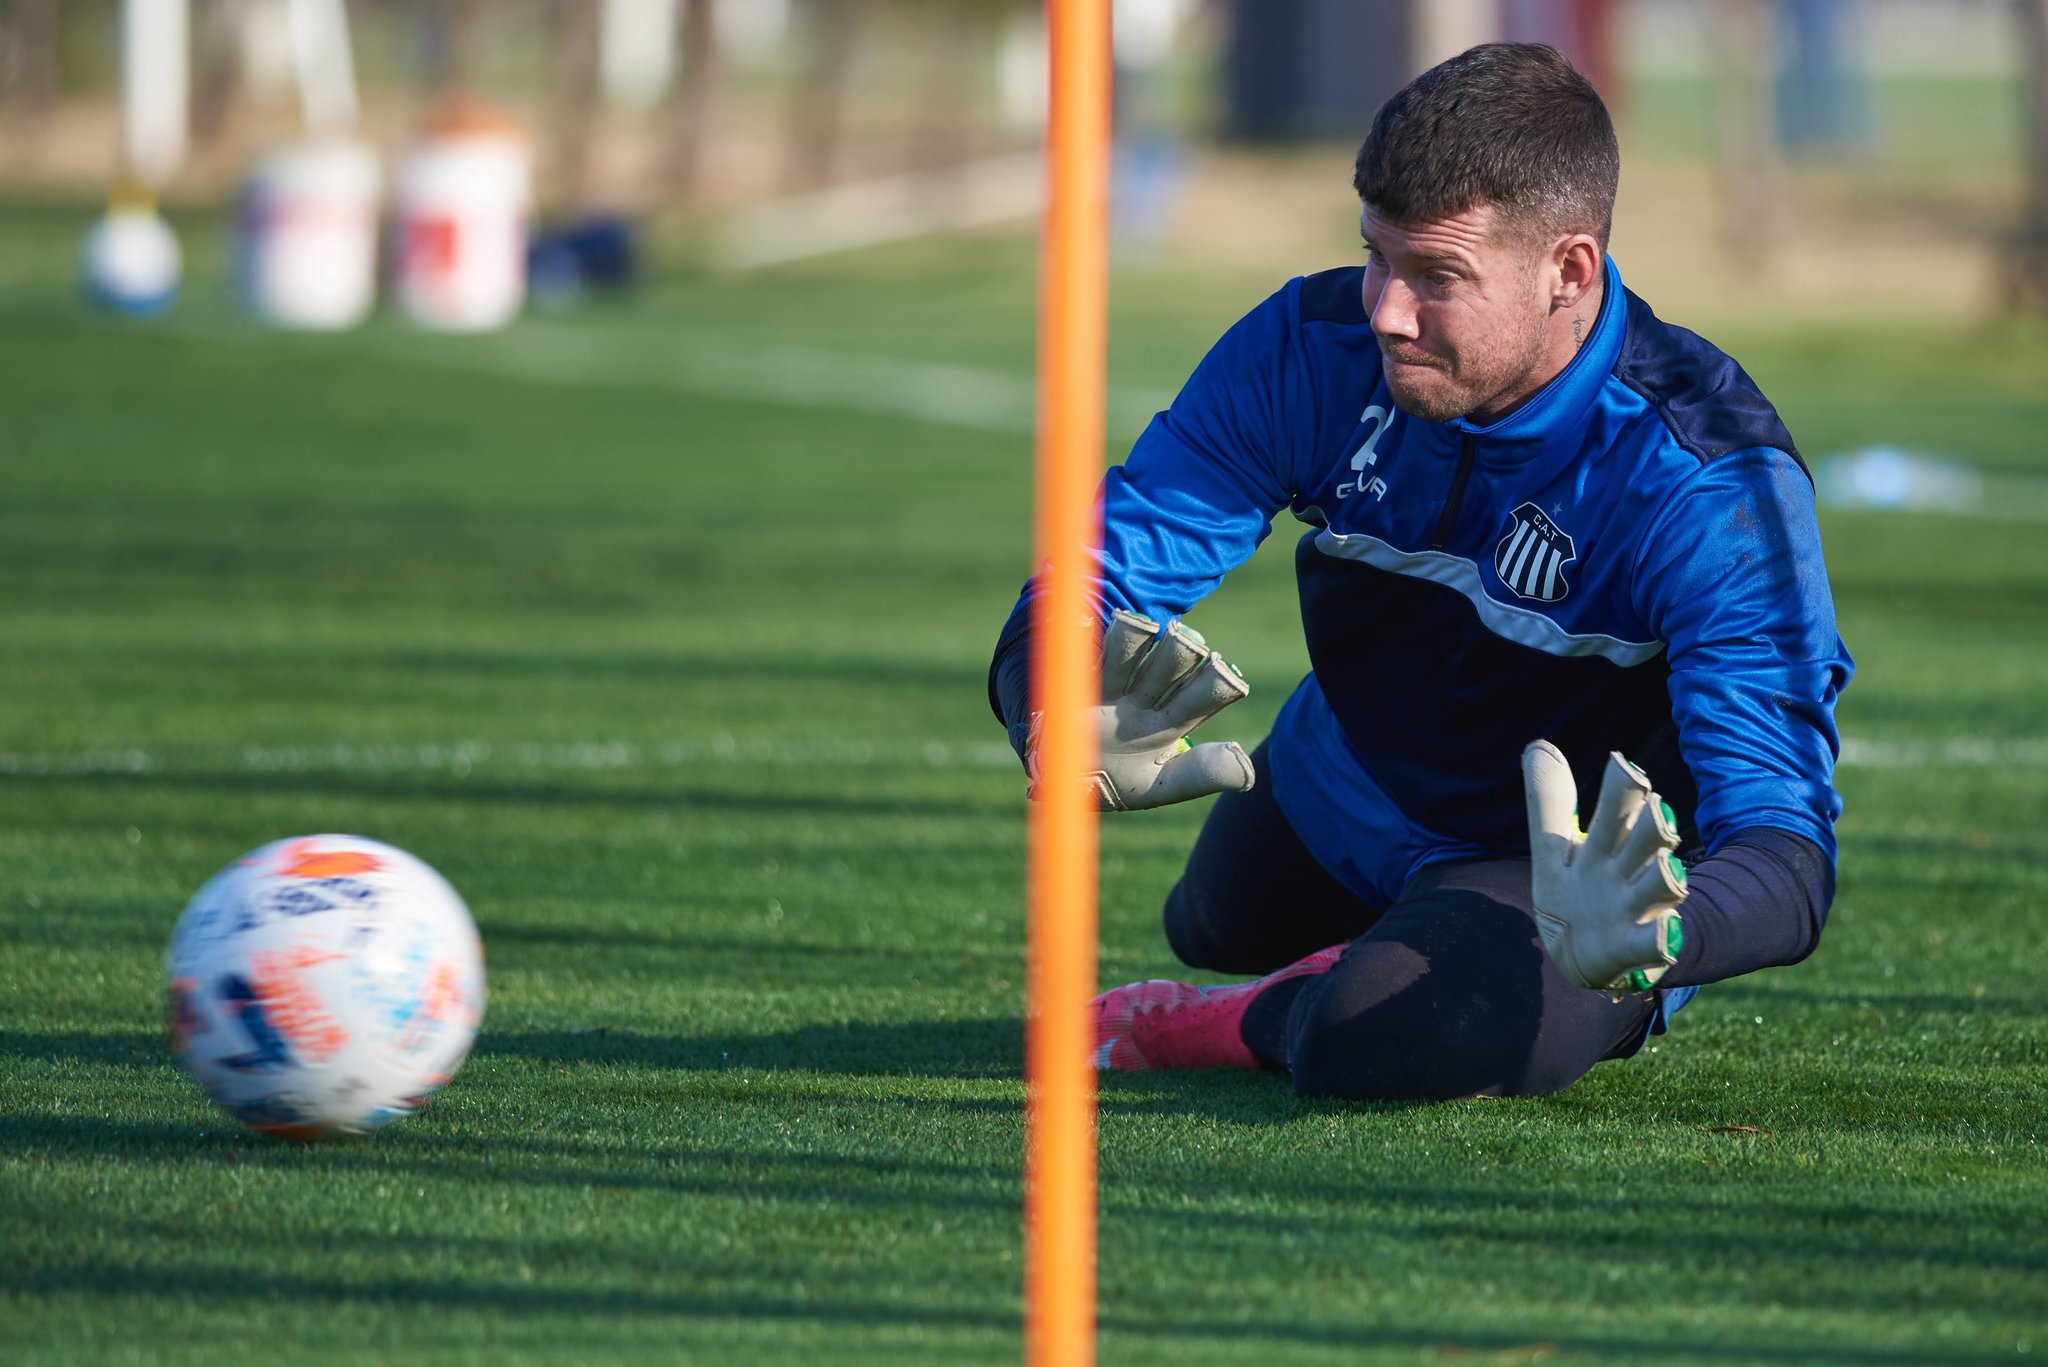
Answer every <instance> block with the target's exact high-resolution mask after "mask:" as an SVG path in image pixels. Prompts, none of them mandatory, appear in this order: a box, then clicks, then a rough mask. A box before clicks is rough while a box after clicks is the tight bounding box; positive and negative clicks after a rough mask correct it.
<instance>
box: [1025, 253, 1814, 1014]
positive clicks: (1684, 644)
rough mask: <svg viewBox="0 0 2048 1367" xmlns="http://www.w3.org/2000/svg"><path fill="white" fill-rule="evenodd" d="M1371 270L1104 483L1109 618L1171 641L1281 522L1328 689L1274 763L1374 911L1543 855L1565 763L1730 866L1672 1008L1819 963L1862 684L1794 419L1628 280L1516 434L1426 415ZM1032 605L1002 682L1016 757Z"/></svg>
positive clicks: (1301, 704)
mask: <svg viewBox="0 0 2048 1367" xmlns="http://www.w3.org/2000/svg"><path fill="white" fill-rule="evenodd" d="M1362 276H1363V268H1362V267H1351V268H1347V269H1340V270H1333V271H1325V272H1323V273H1321V274H1319V275H1313V276H1309V277H1306V278H1303V279H1297V280H1294V281H1291V282H1289V283H1288V284H1287V285H1286V287H1284V288H1283V289H1281V290H1280V291H1279V292H1278V293H1276V294H1274V295H1273V296H1272V297H1271V298H1269V299H1267V300H1266V301H1265V302H1264V303H1262V304H1261V305H1259V307H1257V308H1256V309H1254V310H1253V311H1252V312H1251V313H1250V314H1248V315H1247V316H1246V317H1245V318H1244V319H1243V320H1241V321H1240V322H1239V323H1238V324H1237V325H1236V326H1234V327H1233V328H1231V330H1230V331H1229V332H1228V333H1227V334H1225V336H1224V337H1223V339H1222V340H1221V341H1219V342H1218V343H1217V344H1216V346H1215V347H1214V348H1213V349H1212V350H1211V351H1210V352H1209V354H1208V356H1207V357H1206V358H1205V359H1204V360H1203V361H1202V363H1201V365H1200V367H1199V368H1198V369H1197V370H1196V371H1195V374H1194V376H1193V377H1192V378H1191V379H1190V380H1189V381H1188V383H1187V385H1186V387H1185V388H1183V389H1182V391H1181V393H1180V395H1179V396H1178V397H1177V398H1176V399H1175V400H1174V402H1173V405H1172V407H1171V408H1170V409H1169V410H1168V411H1166V412H1164V413H1161V414H1159V415H1158V416H1157V417H1155V418H1154V419H1153V421H1152V423H1151V425H1150V426H1149V427H1148V428H1147V429H1146V431H1145V433H1144V435H1143V436H1141V437H1140V438H1139V439H1138V442H1137V445H1136V447H1135V448H1134V449H1133V450H1132V452H1131V455H1130V458H1129V459H1128V460H1127V461H1126V462H1125V463H1124V464H1123V465H1121V466H1119V467H1116V468H1114V469H1112V470H1110V472H1109V473H1108V475H1107V477H1106V478H1105V480H1104V482H1103V486H1102V506H1103V520H1104V539H1103V551H1102V559H1101V577H1100V582H1099V592H1100V596H1101V602H1102V604H1103V606H1104V612H1105V614H1106V613H1107V611H1108V610H1109V609H1110V608H1119V607H1120V608H1128V609H1130V610H1132V611H1134V612H1139V613H1142V614H1144V615H1146V616H1148V617H1151V618H1154V619H1156V620H1161V621H1163V620H1165V619H1167V618H1169V617H1176V616H1180V615H1182V614H1185V613H1186V612H1187V611H1188V610H1189V609H1190V608H1192V607H1193V606H1194V604H1195V603H1197V602H1198V601H1200V600H1201V599H1202V598H1203V597H1204V596H1206V595H1207V594H1208V593H1209V592H1210V591H1212V590H1213V589H1214V588H1215V587H1216V585H1217V584H1218V582H1219V581H1221V579H1222V578H1223V576H1224V575H1225V574H1226V573H1228V572H1229V571H1230V570H1231V569H1232V568H1234V567H1235V566H1237V565H1239V564H1241V563H1243V562H1244V561H1245V560H1246V559H1247V558H1248V557H1249V556H1250V555H1251V554H1252V552H1253V551H1254V549H1256V547H1257V546H1258V544H1259V542H1260V541H1262V540H1263V539H1264V538H1265V535H1266V533H1267V531H1268V530H1269V526H1270V520H1271V519H1272V517H1273V516H1274V514H1276V513H1277V512H1279V511H1280V510H1281V509H1283V508H1285V509H1288V510H1290V511H1291V512H1292V513H1293V515H1294V516H1295V517H1296V518H1297V519H1299V520H1300V521H1302V522H1304V523H1306V524H1308V525H1309V527H1310V528H1312V530H1310V531H1309V532H1308V533H1307V534H1306V535H1305V536H1303V537H1302V539H1301V543H1300V546H1299V548H1298V550H1297V553H1296V567H1297V573H1298V576H1299V582H1300V589H1301V612H1302V623H1303V626H1304V628H1305V631H1306V635H1307V641H1308V649H1309V657H1310V661H1311V664H1312V668H1313V672H1312V673H1311V674H1310V675H1309V676H1308V677H1307V678H1305V679H1304V680H1303V681H1302V682H1301V685H1300V687H1299V688H1297V689H1296V690H1295V692H1294V694H1293V696H1292V697H1291V698H1289V699H1288V701H1287V703H1286V704H1285V706H1284V707H1283V708H1282V710H1281V712H1280V715H1279V718H1278V720H1277V721H1276V722H1275V725H1274V728H1273V733H1272V736H1271V738H1270V740H1269V743H1268V762H1267V768H1268V770H1269V776H1270V781H1271V782H1272V784H1273V792H1274V796H1275V798H1276V800H1277V801H1278V802H1279V804H1280V807H1281V809H1282V811H1284V812H1285V813H1286V815H1287V818H1288V820H1289V822H1290V823H1291V824H1292V825H1293V826H1294V828H1295V830H1296V832H1297V833H1298V834H1299V835H1300V836H1301V838H1302V841H1303V843H1304V844H1305V845H1307V847H1308V848H1309V850H1310V851H1311V853H1312V854H1313V855H1314V856H1315V858H1316V859H1317V860H1318V861H1319V862H1320V863H1321V864H1323V866H1324V867H1325V868H1327V869H1328V870H1329V871H1330V872H1331V873H1333V874H1334V875H1336V876H1337V877H1338V878H1339V879H1340V880H1341V881H1342V882H1344V883H1345V884H1346V885H1347V886H1349V887H1350V888H1351V889H1352V890H1353V891H1355V892H1357V893H1358V894H1359V895H1360V896H1362V897H1364V898H1366V899H1367V900H1368V901H1371V902H1373V903H1375V904H1377V905H1385V904H1386V903H1387V902H1388V901H1390V900H1391V899H1393V898H1394V897H1395V896H1396V895H1398V894H1399V892H1400V890H1401V888H1402V887H1403V886H1404V885H1405V884H1406V883H1407V882H1408V880H1409V879H1410V878H1412V877H1413V876H1414V875H1415V873H1416V872H1418V871H1419V870H1421V869H1423V868H1425V867H1427V866H1428V865H1431V864H1434V863H1439V862H1442V861H1445V860H1454V859H1468V858H1476V857H1486V856H1499V855H1504V854H1526V853H1527V851H1528V833H1527V819H1526V816H1525V803H1524V797H1523V792H1522V779H1521V771H1520V756H1521V751H1522V748H1523V746H1524V745H1525V744H1526V743H1527V742H1529V741H1530V740H1533V739H1536V738H1538V737H1542V738H1545V739H1548V740H1550V741H1552V742H1553V743H1555V744H1556V745H1557V746H1558V747H1559V748H1560V749H1562V750H1563V751H1564V753H1565V755H1566V756H1567V757H1568V758H1569V759H1570V760H1571V763H1572V767H1573V771H1574V773H1575V774H1576V775H1577V777H1578V779H1579V783H1580V810H1581V811H1585V812H1590V811H1592V809H1593V805H1594V800H1595V798H1596V797H1597V793H1598V786H1599V782H1600V777H1601V774H1602V770H1603V766H1604V762H1605V757H1606V754H1607V752H1608V751H1610V750H1619V751H1621V752H1622V753H1624V754H1626V755H1628V756H1629V757H1630V758H1631V759H1633V760H1635V761H1636V762H1637V763H1639V764H1641V765H1642V766H1643V767H1644V768H1645V769H1646V770H1647V771H1648V772H1649V774H1650V777H1651V779H1652V781H1653V782H1654V783H1655V784H1656V785H1657V787H1658V789H1659V791H1660V792H1662V793H1663V794H1665V795H1666V797H1667V799H1668V800H1669V801H1670V802H1671V803H1672V805H1673V806H1674V807H1675V808H1676V809H1677V810H1678V812H1679V813H1680V824H1681V828H1682V830H1683V831H1684V833H1685V835H1686V838H1687V842H1688V844H1689V845H1691V846H1693V847H1694V851H1695V856H1697V855H1698V854H1699V853H1700V852H1702V851H1703V852H1704V853H1705V854H1706V855H1708V856H1713V855H1715V854H1718V853H1720V852H1721V851H1723V850H1724V849H1725V848H1726V847H1729V846H1742V847H1744V851H1743V852H1742V853H1740V854H1739V855H1736V856H1734V857H1732V858H1731V859H1730V860H1726V861H1719V862H1717V861H1715V860H1714V859H1712V858H1711V857H1710V858H1709V859H1708V860H1707V861H1706V862H1705V863H1704V864H1696V865H1695V868H1694V877H1693V889H1692V895H1691V896H1690V897H1689V898H1688V901H1687V904H1686V915H1687V941H1688V944H1687V953H1686V954H1685V955H1684V956H1683V957H1682V958H1681V962H1680V964H1679V965H1678V966H1677V968H1675V969H1674V971H1673V973H1672V975H1671V978H1670V981H1672V982H1673V983H1676V982H1678V981H1682V980H1697V981H1709V980H1711V979H1712V978H1715V977H1724V976H1729V974H1730V971H1746V969H1747V968H1749V967H1756V966H1761V963H1762V962H1786V961H1788V960H1789V959H1791V958H1797V957H1801V956H1803V955H1804V954H1805V953H1806V952H1808V951H1810V950H1811V948H1812V944H1813V941H1814V940H1815V939H1816V938H1817V937H1818V934H1819V929H1820V925H1821V923H1822V921H1823V920H1824V918H1825V916H1826V912H1827V907H1828V902H1829V901H1830V900H1831V899H1832V896H1833V865H1834V855H1835V842H1834V822H1835V819H1836V817H1837V816H1838V815H1839V814H1840V811H1841V802H1840V799H1839V798H1838V797H1837V795H1836V793H1835V790H1834V787H1833V782H1832V778H1833V769H1834V761H1835V756H1836V752H1837V748H1838V742H1837V737H1836V732H1835V726H1834V704H1835V698H1836V695H1837V694H1838V693H1839V692H1840V690H1841V689H1842V687H1843V686H1844V685H1845V684H1846V683H1847V682H1848V679H1849V676H1850V673H1851V671H1852V668H1853V666H1852V664H1851V661H1850V659H1849V656H1848V654H1847V652H1846V650H1845V649H1844V647H1843V645H1842V642H1841V639H1840V637H1839V635H1838V634H1837V631H1836V627H1835V615H1834V605H1833V601H1832V598H1831V596H1830V593H1829V589H1828V581H1827V572H1826V568H1825V566H1824V565H1823V563H1822V559H1821V545H1820V536H1819V530H1818V527H1817V524H1816V521H1815V514H1814V498H1813V486H1812V483H1811V480H1810V479H1809V477H1808V475H1807V473H1806V470H1805V468H1804V466H1803V465H1802V463H1801V461H1800V459H1799V455H1798V452H1797V450H1796V449H1795V447H1794V445H1793V442H1792V438H1791V436H1790V434H1789V433H1788V432H1787V431H1786V430H1785V427H1784V424H1783V423H1782V422H1781V421H1780V420H1779V418H1778V415H1777V413H1776V411H1775V410H1774V409H1773V408H1772V407H1771V405H1770V403H1769V402H1768V401H1767V400H1766V399H1765V398H1764V396H1763V395H1762V394H1761V393H1760V392H1759V391H1758V390H1757V388H1756V386H1755V385H1754V383H1752V382H1751V380H1750V379H1749V377H1748V376H1747V375H1746V374H1744V373H1743V371H1742V369H1741V367H1739V366H1738V365H1736V364H1735V362H1734V361H1733V360H1731V359H1730V358H1729V357H1727V356H1726V355H1724V354H1723V353H1722V352H1720V351H1719V350H1717V349H1715V348H1714V347H1713V346H1711V345H1710V344H1708V343H1707V342H1705V341H1704V340H1702V339H1701V338H1699V337H1698V336H1696V335H1695V334H1693V333H1691V332H1688V331H1686V330H1685V329H1683V328H1679V327H1674V326H1672V325H1671V324H1668V323H1665V322H1663V321H1661V320H1660V319H1658V318H1657V317H1656V315H1655V314H1653V313H1652V312H1651V311H1650V308H1649V306H1648V305H1646V304H1645V303H1644V302H1643V301H1642V300H1641V299H1639V298H1637V297H1636V296H1635V295H1633V294H1631V293H1629V292H1628V291H1627V290H1626V289H1625V288H1624V287H1623V285H1622V282H1621V276H1620V273H1619V271H1617V270H1616V268H1615V266H1614V263H1613V262H1612V261H1611V260H1610V261H1608V263H1607V265H1606V289H1605V293H1604V297H1603V300H1602V303H1601V309H1600V315H1599V319H1598V321H1597V322H1596V323H1595V325H1594V329H1593V332H1592V335H1591V336H1590V337H1589V338H1588V339H1587V341H1586V343H1585V345H1584V346H1583V347H1581V348H1580V350H1579V351H1578V353H1577V355H1576V356H1575V357H1574V358H1573V359H1572V361H1571V363H1570V364H1569V365H1568V366H1567V367H1566V368H1565V369H1564V371H1563V372H1562V373H1560V374H1559V375H1558V376H1557V377H1556V378H1555V379H1553V380H1552V381H1551V382H1550V383H1549V384H1548V385H1546V386H1545V387H1544V388H1543V389H1542V390H1541V391H1539V392H1538V393H1537V394H1536V395H1535V396H1534V397H1532V398H1531V399H1530V400H1529V401H1528V402H1526V403H1524V404H1523V405H1522V406H1521V407H1519V408H1518V409H1516V410H1515V411H1514V412H1513V413H1511V414H1510V415H1508V416H1507V417H1506V418H1503V419H1502V420H1500V421H1499V422H1496V423H1492V424H1489V425H1484V426H1482V425H1479V424H1475V423H1472V422H1470V421H1467V420H1464V419H1457V420H1453V421H1451V422H1446V423H1431V422H1426V421H1424V420H1422V419H1419V418H1415V417H1412V416H1410V415H1408V414H1406V413H1403V412H1402V411H1401V410H1400V409H1399V408H1397V407H1396V406H1395V404H1394V402H1393V400H1392V398H1391V397H1390V396H1389V394H1388V390H1387V386H1386V382H1385V379H1384V377H1383V373H1382V365H1381V358H1380V352H1379V347H1378V344H1377V342H1376V341H1375V339H1374V336H1373V333H1372V329H1371V326H1370V324H1369V321H1368V317H1367V313H1366V308H1365V304H1364V301H1363V298H1362V294H1361V287H1362ZM1031 596H1032V587H1031V586H1030V585H1027V586H1026V589H1025V593H1024V595H1023V597H1022V598H1021V599H1020V600H1019V603H1018V605H1017V608H1016V610H1015V611H1014V612H1013V613H1012V615H1011V619H1010V622H1009V624H1008V625H1007V626H1006V627H1005V629H1004V633H1003V639H1002V640H1001V641H1000V642H999V643H998V648H997V657H996V662H995V667H994V669H993V670H992V672H991V696H992V698H993V699H994V701H995V703H996V707H997V710H998V712H999V714H1000V715H1002V717H1003V719H1004V720H1005V721H1006V722H1008V723H1010V724H1011V725H1012V732H1013V736H1015V735H1016V734H1018V731H1019V726H1018V724H1019V723H1021V722H1023V721H1024V719H1025V718H1024V711H1023V709H1024V707H1025V706H1026V703H1025V702H1024V700H1023V698H1022V696H1021V687H1020V682H1021V679H1022V678H1023V677H1025V676H1024V675H1023V674H1022V671H1021V669H1020V664H1021V662H1022V661H1023V659H1024V658H1025V637H1026V635H1027V627H1028V615H1029V614H1028V610H1027V606H1028V602H1029V599H1030V597H1031ZM1702 875H1704V877H1703V876H1702ZM1731 880H1732V881H1731ZM1759 903H1761V904H1762V905H1759ZM1696 913H1698V914H1696ZM1717 930H1718V931H1719V933H1718V934H1716V933H1715V932H1716V931H1717ZM1702 931H1704V932H1706V938H1708V939H1710V940H1714V939H1717V940H1719V941H1720V942H1721V943H1720V944H1718V945H1715V946H1709V945H1701V944H1699V943H1698V941H1699V940H1700V939H1701V938H1702V936H1701V932H1702ZM1703 954H1704V955H1705V956H1706V959H1705V960H1702V955H1703ZM1688 961H1691V962H1688ZM1679 970H1686V972H1683V973H1681V972H1680V971H1679Z"/></svg>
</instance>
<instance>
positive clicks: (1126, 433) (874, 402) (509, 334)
mask: <svg viewBox="0 0 2048 1367" xmlns="http://www.w3.org/2000/svg"><path fill="white" fill-rule="evenodd" d="M178 333H179V335H180V336H182V337H187V338H190V339H192V340H194V341H202V342H218V343H227V344H230V345H243V346H256V345H261V346H270V347H275V346H277V345H279V344H280V343H283V344H284V345H288V346H296V347H298V348H301V349H302V350H303V351H304V352H305V353H307V354H308V355H320V354H325V355H350V356H362V357H369V358H373V359H374V358H383V359H388V360H395V361H403V362H407V363H411V364H416V365H424V366H431V367H434V368H436V369H442V370H454V371H463V372H467V373H470V374H480V375H493V376H508V377H511V378H515V379H525V380H537V381H540V382H543V383H547V384H564V385H574V386H577V387H579V388H597V389H658V390H667V391H669V392H672V393H682V394H706V395H711V396H713V397H716V398H730V399H757V400H764V401H766V402H769V403H775V404H788V405H794V406H798V407H807V408H827V409H837V410H840V411H843V412H853V413H872V414H877V415H880V416H883V417H891V418H908V419H911V420H912V421H916V422H929V423H939V424H943V425H947V426H952V427H966V428H972V429H974V430H976V431H982V432H1000V433H1005V434H1012V433H1028V432H1030V431H1031V430H1032V428H1033V425H1034V422H1035V413H1036V405H1037V391H1036V388H1035V387H1034V385H1033V383H1032V381H1031V379H1030V378H1029V377H1028V376H1021V375H1014V374H1011V373H1010V372H1009V371H1005V370H990V369H986V368H983V367H979V366H966V365H955V364H952V363H950V362H945V361H910V360H902V359H898V358H894V357H886V356H867V355H862V354H860V353H857V352H848V351H832V350H828V349H825V348H821V347H802V346H781V345H770V344H762V343H750V342H742V341H737V340H734V339H731V338H724V337H711V336H706V335H705V334H703V333H692V332H688V331H684V330H680V329H677V330H668V329H661V330H650V331H647V332H643V333H621V332H619V331H616V330H612V329H602V328H594V327H589V326H584V325H579V324H574V323H533V322H529V323H525V324H522V325H520V326H517V327H514V328H512V329H510V330H509V331H506V332H502V333H497V334H493V335H490V336H482V337H440V336H434V335H431V334H418V335H407V334H400V333H394V332H389V331H379V332H377V333H374V334H366V335H363V336H361V337H351V336H347V335H338V336H326V337H315V336H295V337H289V338H286V337H280V335H279V334H277V333H276V332H273V331H268V330H265V329H262V328H258V327H255V326H253V325H249V326H235V325H198V324H195V325H190V326H183V327H180V328H178ZM1172 399H1173V395H1172V394H1171V393H1170V392H1168V391H1165V390H1154V389H1147V388H1134V387H1130V386H1124V385H1118V386H1113V387H1112V388H1111V389H1110V392H1109V395H1108V406H1109V421H1110V427H1111V432H1112V436H1113V437H1116V438H1118V439H1125V438H1128V437H1130V436H1132V435H1134V434H1135V433H1137V432H1138V431H1139V430H1141V429H1142V428H1143V427H1144V426H1145V424H1146V423H1148V422H1150V421H1151V419H1152V415H1153V414H1154V413H1157V412H1158V411H1159V410H1161V409H1163V408H1165V407H1166V406H1167V404H1168V403H1170V402H1171V401H1172Z"/></svg>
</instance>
